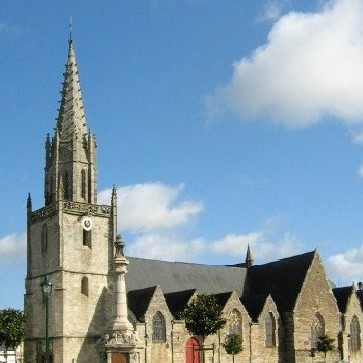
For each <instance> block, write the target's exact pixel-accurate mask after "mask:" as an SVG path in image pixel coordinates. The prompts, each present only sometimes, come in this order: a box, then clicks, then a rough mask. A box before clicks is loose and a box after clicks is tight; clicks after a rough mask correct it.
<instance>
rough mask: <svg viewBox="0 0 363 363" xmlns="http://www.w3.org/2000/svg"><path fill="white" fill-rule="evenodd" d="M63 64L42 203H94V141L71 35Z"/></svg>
mask: <svg viewBox="0 0 363 363" xmlns="http://www.w3.org/2000/svg"><path fill="white" fill-rule="evenodd" d="M65 67H66V69H65V72H64V74H63V75H64V81H63V87H62V91H61V100H60V107H59V110H58V111H59V113H58V117H57V124H56V128H55V133H54V136H53V138H52V140H50V138H49V136H47V138H46V142H45V149H46V152H45V154H46V158H45V159H46V160H45V187H44V197H45V204H46V205H48V204H52V203H54V202H56V201H59V200H62V199H65V200H70V201H75V202H82V203H91V204H96V203H97V170H96V140H95V137H94V135H92V134H91V132H90V131H89V129H88V128H87V123H86V118H85V113H84V108H83V100H82V92H81V86H80V82H79V72H78V66H77V61H76V55H75V51H74V46H73V40H72V38H71V37H70V38H69V41H68V56H67V63H66V66H65ZM61 186H62V187H63V193H61V189H60V187H61Z"/></svg>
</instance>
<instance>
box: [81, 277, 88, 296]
mask: <svg viewBox="0 0 363 363" xmlns="http://www.w3.org/2000/svg"><path fill="white" fill-rule="evenodd" d="M81 293H82V294H83V295H86V296H88V277H86V276H83V277H82V281H81Z"/></svg>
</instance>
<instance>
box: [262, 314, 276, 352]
mask: <svg viewBox="0 0 363 363" xmlns="http://www.w3.org/2000/svg"><path fill="white" fill-rule="evenodd" d="M265 334H266V335H265V346H266V347H276V319H275V317H274V315H273V314H272V312H271V311H270V312H269V313H268V314H267V315H266V316H265Z"/></svg>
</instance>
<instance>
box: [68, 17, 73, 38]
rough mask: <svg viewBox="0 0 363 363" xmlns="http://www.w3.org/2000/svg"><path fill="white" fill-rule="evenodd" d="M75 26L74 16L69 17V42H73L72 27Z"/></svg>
mask: <svg viewBox="0 0 363 363" xmlns="http://www.w3.org/2000/svg"><path fill="white" fill-rule="evenodd" d="M72 28H73V19H72V16H70V17H69V41H68V42H69V43H72V30H73V29H72Z"/></svg>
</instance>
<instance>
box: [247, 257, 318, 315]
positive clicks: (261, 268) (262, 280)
mask: <svg viewBox="0 0 363 363" xmlns="http://www.w3.org/2000/svg"><path fill="white" fill-rule="evenodd" d="M315 253H316V252H315V251H313V252H308V253H304V254H301V255H297V256H293V257H289V258H283V259H281V260H279V261H275V262H271V263H267V264H264V265H255V266H251V267H250V268H249V269H248V272H247V283H246V288H245V292H244V294H243V297H242V299H241V300H242V303H243V304H244V305H245V306H246V308H247V310H248V312H249V314H250V316H251V317H252V319H254V320H256V319H257V318H258V316H259V314H260V313H261V311H262V309H263V306H264V303H265V301H266V299H267V297H268V295H269V294H270V295H271V297H272V299H273V300H274V301H275V303H276V305H277V308H278V310H279V312H280V314H281V313H282V312H286V311H291V310H293V308H294V305H295V302H296V299H297V297H298V294H299V292H300V291H301V288H302V285H303V282H304V280H305V277H306V274H307V271H308V269H309V267H310V265H311V263H312V260H313V258H314V255H315Z"/></svg>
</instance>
